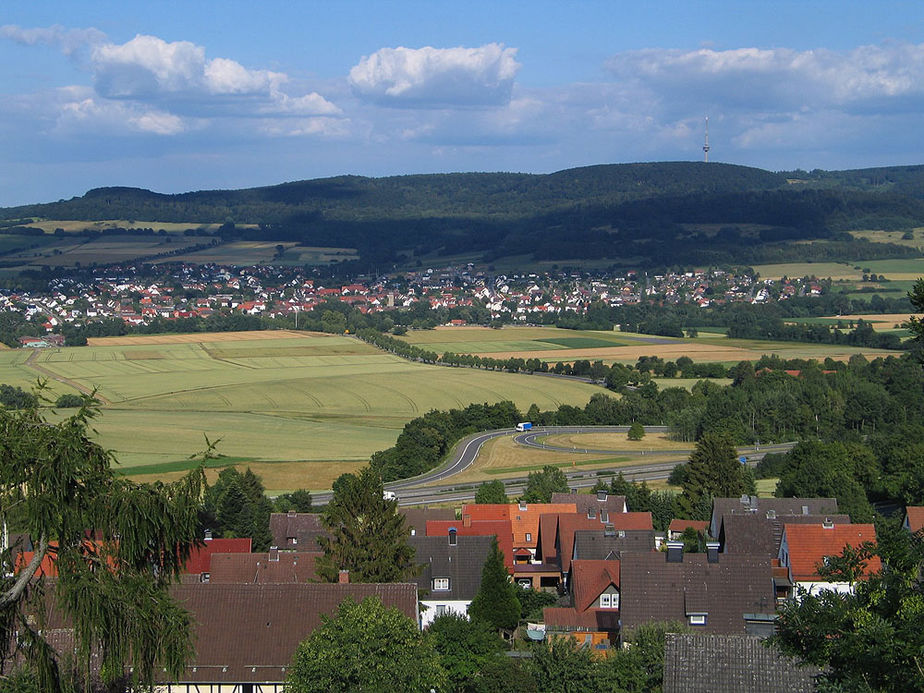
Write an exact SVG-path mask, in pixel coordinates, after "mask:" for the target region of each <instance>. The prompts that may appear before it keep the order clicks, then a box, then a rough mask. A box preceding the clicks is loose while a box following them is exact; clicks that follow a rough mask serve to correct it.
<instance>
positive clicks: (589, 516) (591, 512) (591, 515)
mask: <svg viewBox="0 0 924 693" xmlns="http://www.w3.org/2000/svg"><path fill="white" fill-rule="evenodd" d="M596 516H597V511H596V510H594V509H593V508H587V519H588V520H592V519H594V518H595V517H596Z"/></svg>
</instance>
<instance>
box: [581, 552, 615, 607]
mask: <svg viewBox="0 0 924 693" xmlns="http://www.w3.org/2000/svg"><path fill="white" fill-rule="evenodd" d="M610 586H613V587H615V588H616V589H619V561H575V562H574V564H573V566H572V569H571V592H572V594H573V595H574V608H575V609H577V610H578V611H586V610H587V609H588V608H589V607H590V606H591V604H593V603H594V602H595V601H596V599H597V597H599V596H600V595H601V594H602V593H603V591H604V590H606V589H607V588H609V587H610Z"/></svg>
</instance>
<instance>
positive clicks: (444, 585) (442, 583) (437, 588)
mask: <svg viewBox="0 0 924 693" xmlns="http://www.w3.org/2000/svg"><path fill="white" fill-rule="evenodd" d="M433 591H434V592H448V591H449V578H448V577H439V578H433Z"/></svg>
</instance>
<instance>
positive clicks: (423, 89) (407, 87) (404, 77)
mask: <svg viewBox="0 0 924 693" xmlns="http://www.w3.org/2000/svg"><path fill="white" fill-rule="evenodd" d="M516 53H517V51H516V49H515V48H505V47H504V46H503V44H499V43H489V44H487V45H484V46H480V47H478V48H462V47H458V48H432V47H429V46H427V47H424V48H417V49H414V48H403V47H398V48H382V49H381V50H379V51H376V52H375V53H373V54H372V55H369V56H365V57H363V58H362V60H360V61H359V63H358V64H357V65H355V66H354V67H353V68H352V69H351V70H350V77H349V80H350V85H351V86H352V88H353V91H354V93H355V94H356V95H357V96H359V97H360V98H363V99H366V100H369V101H373V102H375V103H379V104H382V105H387V106H401V107H423V108H427V107H437V108H439V107H453V106H456V107H464V106H497V105H503V104H506V103H507V102H508V101H509V100H510V95H511V90H512V88H513V81H514V78H515V77H516V74H517V72H518V71H519V69H520V63H518V62H517V61H516Z"/></svg>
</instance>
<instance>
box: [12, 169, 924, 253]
mask: <svg viewBox="0 0 924 693" xmlns="http://www.w3.org/2000/svg"><path fill="white" fill-rule="evenodd" d="M922 191H924V166H922V167H895V168H890V169H869V170H867V171H866V172H864V171H842V172H824V171H813V172H811V173H809V172H805V171H791V172H786V173H772V172H769V171H764V170H761V169H756V168H749V167H745V166H734V165H730V164H720V163H708V164H707V163H702V162H668V163H644V164H616V165H601V166H589V167H583V168H575V169H568V170H565V171H559V172H557V173H551V174H547V175H536V174H520V173H453V174H432V175H410V176H393V177H388V178H363V177H359V176H340V177H336V178H324V179H317V180H308V181H300V182H292V183H283V184H281V185H274V186H269V187H262V188H250V189H246V190H213V191H201V192H189V193H183V194H177V195H164V194H159V193H154V192H150V191H147V190H140V189H136V188H118V187H116V188H98V189H95V190H91V191H89V192H88V193H87V194H85V195H84V196H82V197H78V198H73V199H71V200H66V201H60V202H55V203H50V204H43V205H30V206H25V207H17V208H8V209H0V226H2V227H5V228H7V229H9V228H11V227H23V226H28V223H29V221H28V220H31V219H33V218H42V219H51V220H55V219H59V220H78V221H97V220H120V219H125V220H139V221H141V220H143V221H147V222H151V223H152V225H154V224H155V223H156V222H179V223H188V224H190V225H195V224H203V223H218V224H222V225H223V226H222V228H221V229H220V230H219V231H218V232H217V235H218V236H219V237H220V238H221V240H222V241H229V240H260V241H269V240H272V241H289V242H296V243H300V244H302V245H307V246H334V247H349V248H356V249H357V250H358V251H359V255H360V260H359V261H358V262H357V263H356V265H355V266H354V267H352V269H354V270H363V269H368V268H374V267H381V266H382V265H384V264H391V263H395V264H402V265H406V264H407V263H408V262H412V263H416V262H421V261H423V262H427V263H428V264H429V263H439V262H440V258H442V257H448V256H453V257H454V258H455V259H456V260H458V259H459V258H461V257H466V258H469V259H470V260H471V261H479V260H484V261H488V262H495V261H498V260H500V259H502V258H509V259H513V261H514V263H515V264H529V263H530V262H533V261H537V260H545V261H564V262H568V263H569V264H578V263H580V262H581V261H585V260H595V261H599V260H601V259H602V260H607V261H611V262H612V264H614V265H631V266H636V267H638V266H648V267H664V266H670V265H682V266H691V265H704V264H723V263H735V264H759V263H763V262H787V261H794V260H799V261H804V260H856V259H860V258H862V259H875V258H877V257H879V258H881V257H901V256H906V255H916V254H918V251H917V250H916V249H914V248H912V247H908V246H903V245H894V244H886V243H870V242H867V241H862V240H858V239H856V238H854V237H852V236H851V235H849V233H848V232H849V231H853V230H866V229H886V230H903V231H904V230H906V229H908V230H910V229H914V228H917V227H921V226H924V192H922ZM3 220H7V221H3ZM243 225H251V226H250V227H249V228H248V227H245V226H243ZM253 225H256V227H253ZM0 230H2V229H0ZM24 231H28V229H24ZM793 241H803V242H806V243H800V244H798V245H796V244H794V243H793Z"/></svg>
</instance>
